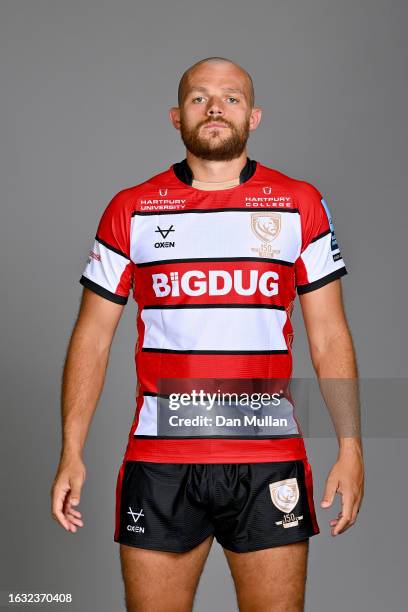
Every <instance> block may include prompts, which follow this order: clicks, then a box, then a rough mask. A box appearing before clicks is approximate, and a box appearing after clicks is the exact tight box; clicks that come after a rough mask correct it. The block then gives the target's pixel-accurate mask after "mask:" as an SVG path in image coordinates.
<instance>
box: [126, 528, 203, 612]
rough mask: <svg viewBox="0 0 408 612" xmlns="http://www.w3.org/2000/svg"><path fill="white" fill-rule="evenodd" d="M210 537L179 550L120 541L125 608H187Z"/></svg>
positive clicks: (186, 611)
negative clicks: (133, 545)
mask: <svg viewBox="0 0 408 612" xmlns="http://www.w3.org/2000/svg"><path fill="white" fill-rule="evenodd" d="M212 540H213V536H209V537H208V538H207V539H206V540H204V541H203V542H202V543H201V544H199V545H198V546H196V547H195V548H193V549H191V550H189V551H187V552H183V553H174V552H163V551H156V550H145V549H143V548H136V547H132V546H127V545H125V544H121V545H120V561H121V569H122V576H123V582H124V586H125V598H126V609H127V612H191V610H192V607H193V601H194V595H195V592H196V590H197V586H198V582H199V579H200V575H201V572H202V570H203V567H204V564H205V561H206V559H207V556H208V553H209V551H210V548H211V543H212Z"/></svg>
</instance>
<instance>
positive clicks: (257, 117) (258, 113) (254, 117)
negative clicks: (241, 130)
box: [249, 106, 262, 130]
mask: <svg viewBox="0 0 408 612" xmlns="http://www.w3.org/2000/svg"><path fill="white" fill-rule="evenodd" d="M261 117H262V108H259V106H254V108H253V109H252V110H251V116H250V118H249V129H250V130H256V128H257V127H258V125H259V124H260V122H261Z"/></svg>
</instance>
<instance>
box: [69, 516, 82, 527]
mask: <svg viewBox="0 0 408 612" xmlns="http://www.w3.org/2000/svg"><path fill="white" fill-rule="evenodd" d="M67 519H68V520H69V522H70V523H71V524H72V525H76V526H77V527H83V526H84V522H83V521H82V520H81V519H79V518H76V516H72V515H71V514H69V515H68V517H67Z"/></svg>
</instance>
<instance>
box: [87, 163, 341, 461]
mask: <svg viewBox="0 0 408 612" xmlns="http://www.w3.org/2000/svg"><path fill="white" fill-rule="evenodd" d="M346 273H347V270H346V267H345V264H344V261H343V258H342V255H341V253H340V250H339V246H338V244H337V241H336V236H335V233H334V228H333V222H332V219H331V217H330V212H329V210H328V208H327V204H326V202H325V200H324V199H323V198H322V195H321V193H320V192H319V191H318V190H317V189H316V188H315V187H314V186H313V185H311V184H310V183H307V182H305V181H301V180H296V179H293V178H291V177H289V176H286V175H285V174H282V173H281V172H278V171H277V170H274V169H272V168H268V167H266V166H264V165H262V164H260V163H259V162H256V161H254V160H250V159H248V160H247V163H246V166H245V167H244V169H243V170H242V172H241V175H240V184H239V185H237V186H235V187H232V188H229V189H224V190H221V191H203V190H200V189H196V188H194V187H192V173H191V170H190V168H189V166H188V164H187V161H186V160H183V161H182V162H180V163H177V164H173V165H172V166H171V167H170V168H168V170H166V171H164V172H161V173H160V174H157V175H155V176H153V177H152V178H150V179H149V180H147V181H146V182H144V183H142V184H140V185H136V186H134V187H130V188H127V189H124V190H122V191H120V192H119V193H117V194H116V195H115V196H114V197H113V199H112V200H111V201H110V203H109V204H108V206H107V207H106V209H105V211H104V213H103V215H102V218H101V219H100V222H99V226H98V229H97V234H96V237H95V242H94V244H93V247H92V250H91V252H90V254H89V258H88V261H87V264H86V267H85V270H84V272H83V275H82V277H81V279H80V282H81V284H82V285H83V286H84V287H87V288H88V289H91V290H92V291H94V292H96V293H97V294H99V295H101V296H102V297H104V298H106V299H108V300H111V301H113V302H116V303H117V304H126V302H127V300H128V296H129V293H130V290H131V289H132V293H133V297H134V299H135V301H136V302H137V306H138V312H137V332H138V338H137V342H136V349H135V362H136V375H137V393H136V411H135V416H134V419H133V423H132V426H131V430H130V433H129V438H128V444H127V448H126V455H125V456H126V458H127V459H129V460H141V461H155V462H165V463H241V462H242V463H246V462H262V461H283V460H291V459H301V458H304V457H305V456H306V453H305V447H304V443H303V439H302V436H301V433H300V432H299V431H298V432H295V433H294V434H293V435H292V436H285V437H271V438H269V439H257V438H255V437H254V438H253V439H251V438H248V437H245V439H244V438H234V439H231V438H228V437H226V438H223V437H209V438H202V437H200V438H197V437H194V436H192V437H191V438H183V439H181V438H173V439H170V438H169V437H168V436H167V437H166V436H164V437H161V436H160V432H159V431H158V427H157V410H158V407H157V406H158V395H159V394H160V393H159V392H158V389H159V386H158V385H159V382H158V381H159V380H161V379H168V378H180V379H184V378H192V379H207V378H214V377H217V378H220V379H223V378H230V379H241V378H259V379H260V378H265V379H270V378H274V377H276V378H279V377H283V378H290V377H291V375H292V340H293V329H292V325H291V314H292V310H293V304H294V300H295V297H296V293H298V294H303V293H306V292H309V291H314V290H316V289H319V288H320V287H323V286H324V285H326V284H327V283H329V282H331V281H334V280H336V279H338V278H340V277H341V276H343V275H344V274H346Z"/></svg>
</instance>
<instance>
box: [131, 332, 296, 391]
mask: <svg viewBox="0 0 408 612" xmlns="http://www.w3.org/2000/svg"><path fill="white" fill-rule="evenodd" d="M143 327H144V325H143ZM163 363H165V364H166V367H165V369H163ZM137 368H138V372H139V381H140V383H141V384H142V385H143V387H144V390H145V391H150V392H152V393H157V391H158V388H157V385H158V382H157V381H158V378H159V377H160V376H163V377H164V376H165V377H166V378H190V379H191V378H228V379H233V378H289V377H290V376H291V371H292V355H291V354H290V353H289V354H281V355H276V354H272V355H256V354H254V355H186V354H176V353H173V354H167V353H148V352H146V353H143V352H140V353H139V354H138V355H137ZM161 372H163V374H161Z"/></svg>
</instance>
